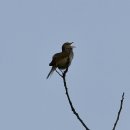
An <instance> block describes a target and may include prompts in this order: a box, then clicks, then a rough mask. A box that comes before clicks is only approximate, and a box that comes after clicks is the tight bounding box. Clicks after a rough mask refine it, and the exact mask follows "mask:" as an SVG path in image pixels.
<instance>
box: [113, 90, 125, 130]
mask: <svg viewBox="0 0 130 130" xmlns="http://www.w3.org/2000/svg"><path fill="white" fill-rule="evenodd" d="M124 94H125V93H124V92H123V94H122V99H121V104H120V109H119V111H118V114H117V118H116V121H115V123H114V126H113V129H112V130H115V128H116V126H117V123H118V121H119V118H120V114H121V110H122V106H123V101H124Z"/></svg>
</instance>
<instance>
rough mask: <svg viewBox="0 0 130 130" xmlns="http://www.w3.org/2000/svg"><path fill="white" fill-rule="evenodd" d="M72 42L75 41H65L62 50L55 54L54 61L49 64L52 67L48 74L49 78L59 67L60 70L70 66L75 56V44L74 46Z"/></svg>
mask: <svg viewBox="0 0 130 130" xmlns="http://www.w3.org/2000/svg"><path fill="white" fill-rule="evenodd" d="M72 43H73V42H65V43H64V44H63V45H62V51H61V52H59V53H56V54H54V55H53V57H52V61H51V62H50V64H49V66H52V67H51V70H50V72H49V74H48V75H47V79H48V78H49V76H50V75H51V74H52V73H53V72H54V71H55V70H56V69H57V68H58V69H59V70H64V69H67V68H68V67H69V66H70V64H71V62H72V59H73V57H74V53H73V48H75V46H72Z"/></svg>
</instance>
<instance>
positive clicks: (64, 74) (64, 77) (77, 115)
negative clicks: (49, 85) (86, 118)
mask: <svg viewBox="0 0 130 130" xmlns="http://www.w3.org/2000/svg"><path fill="white" fill-rule="evenodd" d="M67 72H68V67H67V69H66V70H65V71H64V72H63V76H62V78H63V82H64V87H65V91H66V96H67V99H68V101H69V104H70V107H71V110H72V112H73V114H74V115H75V116H76V117H77V119H78V120H79V122H80V123H81V124H82V125H83V126H84V128H85V129H86V130H90V129H89V128H88V127H87V126H86V124H85V123H84V122H83V120H82V119H81V118H80V116H79V114H78V113H77V112H76V110H75V108H74V106H73V104H72V101H71V99H70V96H69V93H68V88H67V84H66V73H67Z"/></svg>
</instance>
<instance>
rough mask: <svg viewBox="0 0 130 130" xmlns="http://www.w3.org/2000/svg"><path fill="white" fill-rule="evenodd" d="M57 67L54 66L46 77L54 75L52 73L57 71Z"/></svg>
mask: <svg viewBox="0 0 130 130" xmlns="http://www.w3.org/2000/svg"><path fill="white" fill-rule="evenodd" d="M55 69H56V67H54V66H53V67H52V68H51V70H50V72H49V74H48V75H47V77H46V78H47V79H48V78H49V76H50V75H52V73H53V72H54V71H55Z"/></svg>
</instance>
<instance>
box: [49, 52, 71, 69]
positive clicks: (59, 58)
mask: <svg viewBox="0 0 130 130" xmlns="http://www.w3.org/2000/svg"><path fill="white" fill-rule="evenodd" d="M68 58H69V54H68V53H64V52H60V53H56V54H54V56H53V58H52V61H51V63H50V64H49V65H50V66H57V64H58V63H59V62H60V61H62V60H64V59H65V60H67V59H68Z"/></svg>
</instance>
